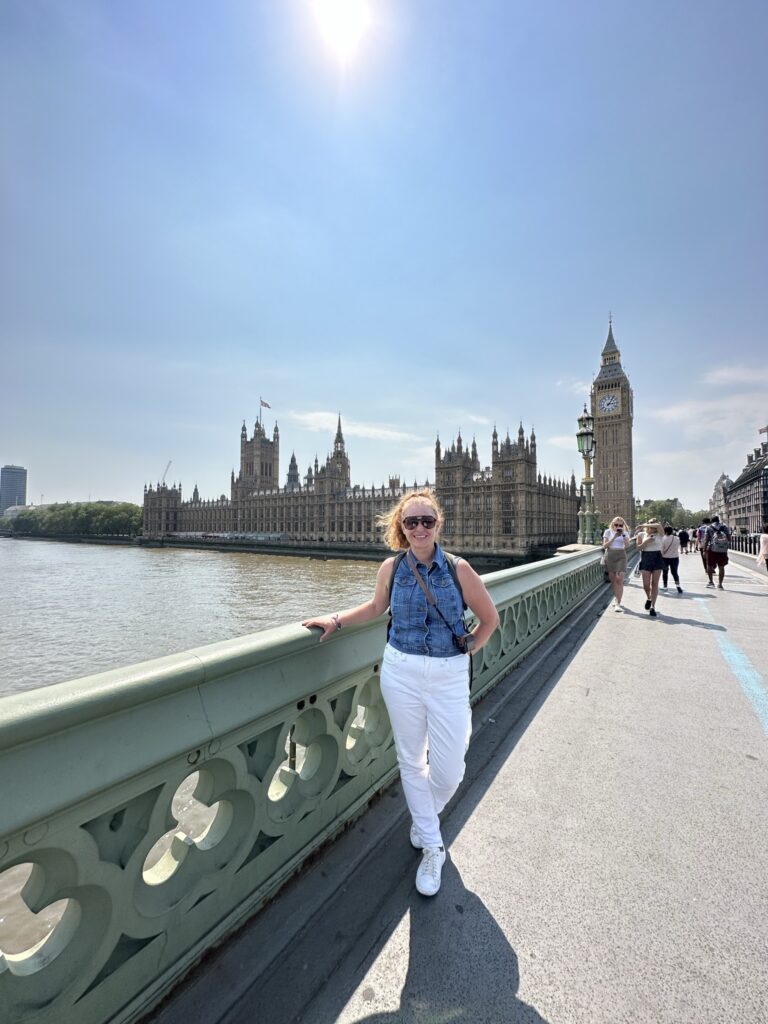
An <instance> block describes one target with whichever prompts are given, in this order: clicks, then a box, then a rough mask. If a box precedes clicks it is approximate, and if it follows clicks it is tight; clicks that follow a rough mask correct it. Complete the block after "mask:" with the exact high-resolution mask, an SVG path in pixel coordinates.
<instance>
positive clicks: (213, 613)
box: [0, 538, 379, 696]
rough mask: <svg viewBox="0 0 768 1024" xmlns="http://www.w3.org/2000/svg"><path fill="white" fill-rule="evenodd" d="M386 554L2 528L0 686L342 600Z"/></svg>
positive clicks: (25, 683) (165, 649)
mask: <svg viewBox="0 0 768 1024" xmlns="http://www.w3.org/2000/svg"><path fill="white" fill-rule="evenodd" d="M378 565H379V563H377V562H355V561H339V560H332V559H329V560H328V561H323V560H319V559H310V558H306V557H304V558H294V557H283V556H275V555H255V554H248V553H241V552H218V551H195V550H185V549H179V548H176V549H173V550H169V549H167V548H143V547H141V548H140V547H133V546H127V545H126V546H122V545H120V546H117V545H116V546H106V545H99V544H66V543H61V542H57V541H42V540H41V541H28V540H11V539H7V538H0V593H2V611H1V612H0V696H7V695H8V694H9V693H14V692H18V691H20V690H29V689H32V688H34V687H37V686H48V685H50V684H51V683H56V682H60V681H62V680H66V679H76V678H79V677H80V676H85V675H91V674H92V673H94V672H102V671H104V670H105V669H110V668H117V667H120V666H123V665H130V664H133V663H135V662H138V661H146V660H147V659H149V658H157V657H160V656H162V655H165V654H175V653H177V652H179V651H185V650H188V649H189V648H191V647H199V646H201V645H203V644H210V643H215V642H216V641H218V640H228V639H230V638H231V637H235V636H242V635H244V634H247V633H255V632H258V631H260V630H263V629H269V628H270V627H272V626H281V625H285V624H286V623H290V622H300V621H301V620H302V619H305V618H309V617H310V616H312V615H319V614H323V613H326V612H334V611H339V610H340V609H342V608H345V607H349V606H350V605H354V604H359V603H360V602H361V601H365V600H366V599H367V598H369V597H371V596H372V594H373V587H374V583H375V578H376V571H377V569H378Z"/></svg>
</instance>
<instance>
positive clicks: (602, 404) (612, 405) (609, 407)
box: [597, 395, 619, 412]
mask: <svg viewBox="0 0 768 1024" xmlns="http://www.w3.org/2000/svg"><path fill="white" fill-rule="evenodd" d="M597 407H598V409H599V410H600V412H616V410H617V409H618V408H619V396H618V395H603V397H602V398H601V399H600V401H599V402H598V403H597Z"/></svg>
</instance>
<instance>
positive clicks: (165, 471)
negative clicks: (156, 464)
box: [160, 459, 173, 487]
mask: <svg viewBox="0 0 768 1024" xmlns="http://www.w3.org/2000/svg"><path fill="white" fill-rule="evenodd" d="M172 461H173V460H172V459H168V465H167V466H166V467H165V469H164V470H163V475H162V478H161V479H160V486H161V487H162V486H163V484H164V483H165V474H166V473H167V472H168V470H169V469H170V468H171V462H172Z"/></svg>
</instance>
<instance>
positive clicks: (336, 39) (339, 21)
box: [313, 0, 371, 63]
mask: <svg viewBox="0 0 768 1024" xmlns="http://www.w3.org/2000/svg"><path fill="white" fill-rule="evenodd" d="M313 6H314V10H315V18H316V19H317V24H318V26H319V28H320V32H321V33H322V35H323V38H324V39H325V41H326V43H327V45H328V46H329V47H330V49H331V50H332V51H333V52H334V53H335V55H336V56H337V57H338V59H339V60H340V61H342V62H343V63H347V62H348V61H349V60H351V59H352V58H353V57H354V56H355V54H356V53H357V51H358V50H359V48H360V43H361V42H362V39H363V36H364V35H365V33H366V31H367V29H368V27H369V25H370V23H371V9H370V4H369V2H368V0H314V4H313Z"/></svg>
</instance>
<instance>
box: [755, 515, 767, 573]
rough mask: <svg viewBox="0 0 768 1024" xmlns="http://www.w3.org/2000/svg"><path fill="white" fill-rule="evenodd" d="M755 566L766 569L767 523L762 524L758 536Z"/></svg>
mask: <svg viewBox="0 0 768 1024" xmlns="http://www.w3.org/2000/svg"><path fill="white" fill-rule="evenodd" d="M757 564H758V565H764V566H765V567H766V569H768V523H763V532H762V533H761V534H760V550H759V551H758V553H757Z"/></svg>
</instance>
